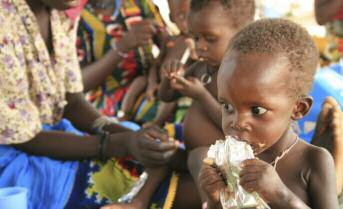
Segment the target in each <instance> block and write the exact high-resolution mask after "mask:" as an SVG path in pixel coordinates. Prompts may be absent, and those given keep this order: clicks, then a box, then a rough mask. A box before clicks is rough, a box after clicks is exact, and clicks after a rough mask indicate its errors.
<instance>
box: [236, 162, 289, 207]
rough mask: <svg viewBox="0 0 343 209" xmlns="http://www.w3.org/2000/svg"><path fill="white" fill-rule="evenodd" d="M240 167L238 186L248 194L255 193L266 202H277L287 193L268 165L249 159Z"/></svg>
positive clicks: (275, 173)
mask: <svg viewBox="0 0 343 209" xmlns="http://www.w3.org/2000/svg"><path fill="white" fill-rule="evenodd" d="M241 167H242V170H241V172H240V174H239V176H240V185H241V186H242V187H243V188H244V189H245V190H246V191H248V192H257V193H258V194H259V195H260V196H261V197H262V198H263V199H264V200H265V201H266V202H269V203H272V202H274V201H278V200H279V199H280V196H281V195H283V194H284V193H285V191H288V189H287V187H286V186H285V185H284V184H283V182H282V180H281V179H280V177H279V175H278V174H277V172H276V171H275V169H274V168H273V167H272V166H271V165H270V164H268V163H266V162H264V161H262V160H258V159H251V160H245V161H244V162H242V164H241Z"/></svg>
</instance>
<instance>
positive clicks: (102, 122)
mask: <svg viewBox="0 0 343 209" xmlns="http://www.w3.org/2000/svg"><path fill="white" fill-rule="evenodd" d="M117 123H119V121H118V119H116V118H111V117H108V116H101V117H98V118H97V119H95V120H94V122H93V123H92V130H93V131H94V132H95V133H98V134H99V133H102V132H104V127H105V126H106V125H109V124H117Z"/></svg>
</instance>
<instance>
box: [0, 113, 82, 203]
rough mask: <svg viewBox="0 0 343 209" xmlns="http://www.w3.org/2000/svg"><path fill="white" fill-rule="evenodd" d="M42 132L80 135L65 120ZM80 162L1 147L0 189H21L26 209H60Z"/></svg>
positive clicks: (68, 193) (69, 190)
mask: <svg viewBox="0 0 343 209" xmlns="http://www.w3.org/2000/svg"><path fill="white" fill-rule="evenodd" d="M43 128H44V130H60V131H67V132H71V133H75V134H81V132H79V131H77V130H76V129H75V128H73V127H72V125H71V123H70V122H69V121H67V120H62V121H61V122H60V123H59V124H57V125H55V126H44V127H43ZM78 165H79V162H77V161H74V162H73V161H58V160H52V159H50V158H47V157H38V156H31V155H28V154H26V153H25V152H21V151H19V150H17V149H15V148H13V147H11V146H7V145H1V146H0V187H9V186H23V187H26V188H27V189H28V190H29V192H28V203H29V205H28V209H63V208H64V206H65V204H66V202H67V201H68V198H69V196H70V193H71V191H72V187H73V184H74V180H75V176H76V171H77V168H78Z"/></svg>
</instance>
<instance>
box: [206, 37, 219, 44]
mask: <svg viewBox="0 0 343 209" xmlns="http://www.w3.org/2000/svg"><path fill="white" fill-rule="evenodd" d="M205 39H206V41H207V42H210V43H211V42H215V41H216V40H217V38H216V37H214V36H206V37H205Z"/></svg>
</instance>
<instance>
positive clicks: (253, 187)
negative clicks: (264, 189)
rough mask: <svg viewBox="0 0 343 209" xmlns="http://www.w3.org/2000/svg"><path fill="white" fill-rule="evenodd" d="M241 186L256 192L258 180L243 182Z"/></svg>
mask: <svg viewBox="0 0 343 209" xmlns="http://www.w3.org/2000/svg"><path fill="white" fill-rule="evenodd" d="M241 186H242V187H243V189H244V190H245V191H247V192H256V191H257V183H256V181H250V182H246V183H244V184H241Z"/></svg>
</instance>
